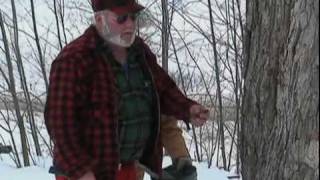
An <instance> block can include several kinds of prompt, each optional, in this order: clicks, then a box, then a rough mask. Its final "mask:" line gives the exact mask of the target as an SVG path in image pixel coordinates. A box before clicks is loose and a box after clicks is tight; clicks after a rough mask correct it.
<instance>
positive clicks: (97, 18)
mask: <svg viewBox="0 0 320 180" xmlns="http://www.w3.org/2000/svg"><path fill="white" fill-rule="evenodd" d="M94 20H95V25H96V27H97V29H101V26H102V24H103V23H102V21H103V17H102V16H101V14H95V15H94Z"/></svg>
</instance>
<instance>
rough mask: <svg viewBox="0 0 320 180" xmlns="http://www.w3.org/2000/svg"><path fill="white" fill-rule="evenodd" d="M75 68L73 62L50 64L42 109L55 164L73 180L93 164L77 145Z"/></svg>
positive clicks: (65, 60) (61, 60)
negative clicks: (52, 143) (46, 90)
mask: <svg viewBox="0 0 320 180" xmlns="http://www.w3.org/2000/svg"><path fill="white" fill-rule="evenodd" d="M75 64H76V63H75V60H73V59H63V58H61V59H59V58H57V59H56V60H55V61H54V62H53V64H52V66H51V71H50V85H49V91H48V97H47V102H46V108H45V122H46V126H47V129H48V132H49V134H50V137H51V138H52V140H53V142H54V145H55V151H58V154H59V156H55V160H56V161H57V162H58V165H59V168H60V169H61V170H62V171H64V172H65V173H66V174H67V175H68V176H69V178H70V179H72V180H73V179H78V178H79V177H81V176H82V175H83V174H85V173H86V172H87V171H89V170H90V169H91V167H92V166H93V164H94V163H93V160H92V159H91V158H90V157H89V156H88V155H87V154H86V152H84V151H83V147H81V146H80V144H79V131H80V130H79V129H78V128H77V127H78V126H77V119H76V106H77V103H78V99H79V98H77V96H78V95H79V93H80V92H79V87H78V85H77V83H78V77H77V76H78V75H77V69H76V65H75Z"/></svg>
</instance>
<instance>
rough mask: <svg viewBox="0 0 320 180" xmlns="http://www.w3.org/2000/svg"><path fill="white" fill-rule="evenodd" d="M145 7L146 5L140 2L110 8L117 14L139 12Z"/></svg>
mask: <svg viewBox="0 0 320 180" xmlns="http://www.w3.org/2000/svg"><path fill="white" fill-rule="evenodd" d="M143 9H145V7H144V6H142V5H140V4H138V3H134V4H133V5H129V6H122V7H115V8H112V9H110V10H111V11H112V12H114V13H116V14H117V15H123V14H127V13H137V12H139V11H142V10H143Z"/></svg>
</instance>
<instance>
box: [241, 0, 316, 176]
mask: <svg viewBox="0 0 320 180" xmlns="http://www.w3.org/2000/svg"><path fill="white" fill-rule="evenodd" d="M246 8H247V12H246V13H247V14H246V17H247V18H246V21H247V23H246V29H245V30H246V32H245V33H246V34H245V36H246V38H245V44H244V51H245V52H244V59H245V69H244V78H245V82H244V84H245V85H244V97H243V107H242V116H243V119H242V122H241V150H240V151H241V158H242V160H241V161H242V176H243V179H244V180H255V179H259V180H263V179H272V180H278V179H281V180H287V179H290V180H315V179H318V178H319V153H318V151H319V0H295V1H293V0H247V4H246Z"/></svg>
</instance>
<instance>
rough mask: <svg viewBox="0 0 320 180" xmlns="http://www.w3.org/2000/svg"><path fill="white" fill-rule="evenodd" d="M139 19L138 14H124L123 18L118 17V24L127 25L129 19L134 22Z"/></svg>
mask: <svg viewBox="0 0 320 180" xmlns="http://www.w3.org/2000/svg"><path fill="white" fill-rule="evenodd" d="M137 17H138V13H129V14H124V15H121V16H118V17H117V23H118V24H123V23H125V22H126V21H127V20H128V19H129V18H130V19H131V20H132V21H135V20H136V19H137Z"/></svg>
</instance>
